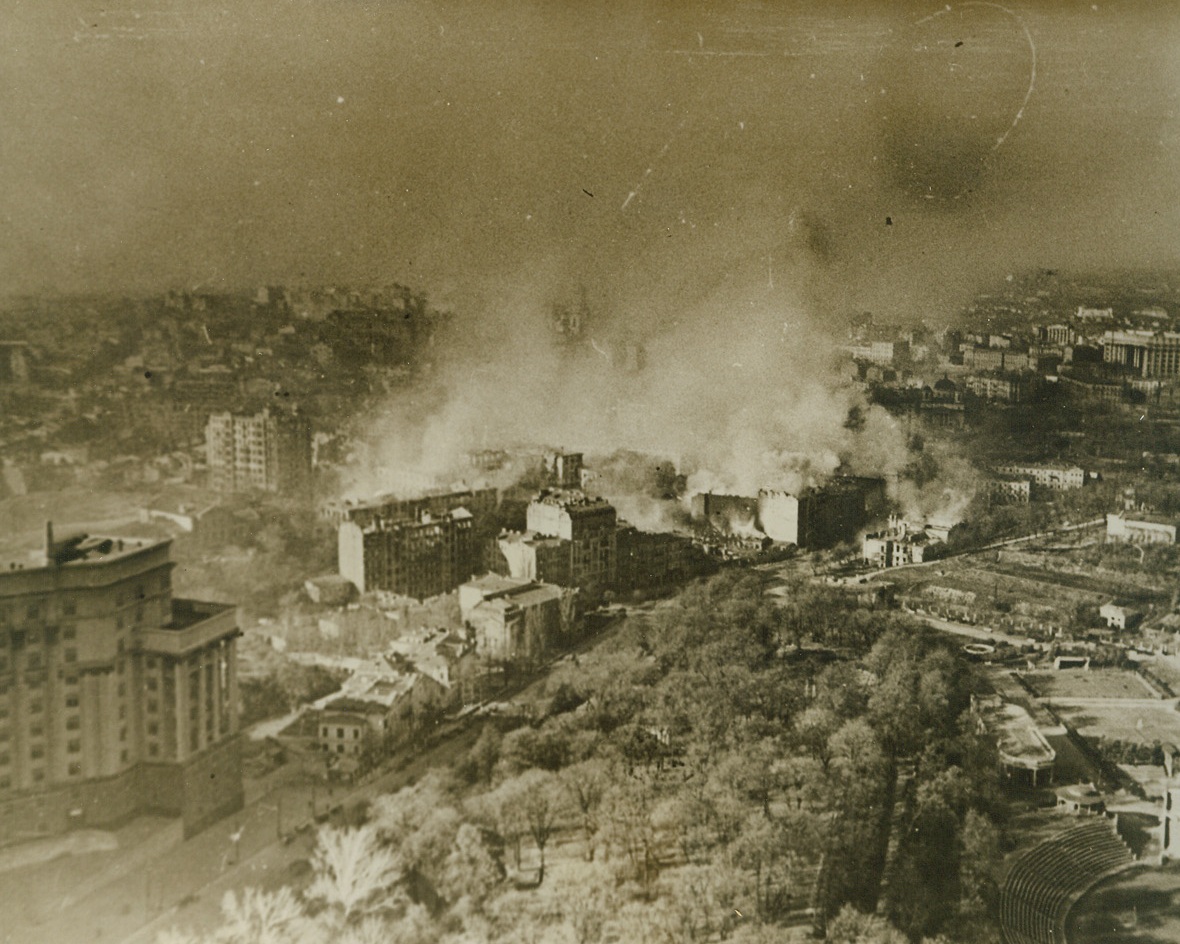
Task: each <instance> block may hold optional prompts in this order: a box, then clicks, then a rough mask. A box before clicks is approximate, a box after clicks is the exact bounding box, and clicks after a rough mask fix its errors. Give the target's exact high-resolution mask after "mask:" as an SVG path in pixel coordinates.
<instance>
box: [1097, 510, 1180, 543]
mask: <svg viewBox="0 0 1180 944" xmlns="http://www.w3.org/2000/svg"><path fill="white" fill-rule="evenodd" d="M1106 540H1108V541H1120V542H1125V543H1128V544H1175V543H1176V519H1175V518H1165V517H1163V516H1160V515H1149V514H1144V513H1137V514H1122V513H1118V512H1115V513H1113V514H1108V515H1107V516H1106Z"/></svg>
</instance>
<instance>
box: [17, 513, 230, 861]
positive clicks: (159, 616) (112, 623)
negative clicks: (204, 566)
mask: <svg viewBox="0 0 1180 944" xmlns="http://www.w3.org/2000/svg"><path fill="white" fill-rule="evenodd" d="M48 531H49V532H50V533H49V534H48V535H47V542H46V552H45V555H44V557H43V558H42V559H40V560H36V561H30V560H26V561H13V562H10V563H7V564H5V565H4V566H3V569H2V570H0V842H4V841H11V840H15V839H19V838H22V837H25V836H29V835H40V834H50V833H55V832H60V831H62V830H65V829H67V828H70V827H73V826H80V825H87V826H94V825H103V824H107V823H112V822H117V821H120V820H124V819H126V818H127V817H129V816H131V815H133V814H135V813H137V812H140V811H149V810H150V811H156V812H162V813H166V814H169V815H178V816H181V817H182V818H183V821H184V827H185V832H186V833H187V834H191V833H193V832H196V831H198V830H200V829H202V828H204V827H205V826H206V825H208V824H209V823H211V822H213V821H214V820H216V819H217V818H219V817H220V816H223V815H225V814H227V813H229V812H232V811H234V810H237V809H239V808H241V806H242V771H241V754H240V747H239V742H238V738H237V731H238V716H237V711H238V697H237V662H236V648H235V646H236V643H235V639H236V637H237V636H238V635H239V632H238V628H237V618H236V611H235V608H234V607H232V606H227V605H224V604H216V603H200V602H197V601H193V600H182V599H174V598H173V597H172V587H171V576H170V575H171V570H172V566H173V565H172V563H171V561H170V560H169V544H170V542H169V541H154V542H153V541H144V540H124V539H119V538H102V539H99V538H90V539H81V538H74V539H71V540H69V541H65V542H54V541H53V539H52V529H51V528H49V529H48Z"/></svg>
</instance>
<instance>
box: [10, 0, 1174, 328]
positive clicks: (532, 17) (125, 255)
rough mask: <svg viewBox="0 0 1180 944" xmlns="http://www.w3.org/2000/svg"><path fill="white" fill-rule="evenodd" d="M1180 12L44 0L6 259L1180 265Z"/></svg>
mask: <svg viewBox="0 0 1180 944" xmlns="http://www.w3.org/2000/svg"><path fill="white" fill-rule="evenodd" d="M1178 24H1180V17H1177V16H1176V15H1174V14H1169V13H1168V12H1167V11H1161V10H1160V8H1159V5H1158V4H1119V5H1117V7H1116V6H1110V7H1108V6H1107V5H1105V4H1093V5H1092V4H1085V3H1078V4H1069V5H1062V4H1048V3H1037V4H1031V5H1022V6H1014V7H1004V6H1001V5H999V4H980V3H976V4H960V5H952V7H951V8H950V9H946V8H944V7H943V6H942V5H939V4H924V3H902V4H891V3H890V4H886V3H882V2H876V3H873V2H870V3H862V4H857V5H853V6H851V7H847V8H844V7H842V8H841V12H840V14H839V15H834V14H832V13H830V12H829V11H828V9H827V8H826V7H821V6H819V5H817V4H810V3H793V4H787V5H782V6H774V7H749V6H744V5H739V4H737V3H722V4H705V3H689V4H676V5H674V6H666V5H664V4H659V3H630V2H621V0H620V2H613V3H608V4H606V5H605V6H602V7H597V8H594V9H590V8H585V7H581V6H578V5H572V4H571V5H567V6H561V7H553V6H550V7H547V8H545V9H544V10H541V9H540V8H535V7H533V6H532V5H528V4H522V3H508V2H498V3H493V4H491V5H488V4H474V3H468V4H460V5H455V4H446V5H442V4H434V3H428V2H419V3H401V4H393V3H378V2H368V3H351V4H325V3H304V4H301V5H291V4H279V3H276V2H274V0H247V2H245V3H241V4H237V5H235V7H234V8H233V9H232V10H223V9H220V8H217V7H214V6H212V5H208V4H195V5H190V6H186V7H184V8H181V7H179V6H178V5H176V4H175V3H171V2H164V0H152V2H150V3H149V4H147V5H146V6H144V5H140V6H137V7H136V9H135V11H114V10H106V9H104V8H103V7H102V6H100V5H98V4H96V3H95V4H86V5H84V6H83V7H82V8H81V10H80V9H79V8H78V7H77V6H76V5H73V4H65V3H60V2H50V3H46V4H38V5H36V6H33V5H22V6H21V7H20V8H18V9H17V10H15V11H14V12H13V14H12V15H11V16H10V17H9V18H8V20H7V23H6V39H7V43H6V45H7V47H8V54H6V56H5V60H4V62H3V63H2V64H0V71H2V73H3V77H4V87H5V89H6V90H7V91H6V95H5V97H6V99H7V100H6V102H5V108H4V109H3V111H2V112H0V116H2V117H0V140H3V142H4V144H3V155H4V161H3V167H4V170H3V171H0V182H2V183H3V185H4V186H3V188H2V191H0V192H3V194H4V206H3V219H4V222H5V226H6V229H7V239H6V240H5V242H4V243H3V245H2V247H0V272H2V273H3V275H4V281H5V283H6V285H7V287H8V289H9V290H10V291H26V292H37V291H61V290H106V289H114V290H120V291H126V290H131V289H135V290H141V289H143V290H161V289H164V288H168V287H177V286H189V287H192V286H194V285H195V286H201V287H205V288H209V289H217V288H223V287H234V286H243V285H249V284H264V283H267V282H276V281H277V282H295V281H304V282H313V283H314V282H368V281H374V280H383V279H387V278H392V279H396V280H399V281H402V282H405V283H408V284H412V285H415V286H421V287H422V288H423V289H424V290H426V291H428V292H430V293H431V295H432V297H437V298H439V299H440V300H441V301H443V302H445V303H458V304H468V305H475V304H479V305H481V306H483V307H488V308H493V309H497V310H503V311H504V312H508V313H507V314H505V315H504V317H511V313H510V309H513V308H519V307H522V306H523V307H527V306H528V305H532V304H537V303H538V302H539V300H544V299H547V298H548V297H550V296H551V295H552V294H554V293H555V292H557V291H568V290H569V288H568V287H569V286H574V285H578V284H586V285H587V286H589V290H590V292H591V299H592V301H593V302H595V303H597V304H598V306H599V307H600V308H602V309H603V310H604V311H606V312H608V314H609V315H610V316H611V317H618V318H633V317H634V313H635V312H636V311H640V310H641V311H643V312H644V313H645V314H644V317H645V318H651V319H655V320H657V321H660V322H663V321H665V320H671V319H674V318H676V317H677V312H678V310H680V309H682V308H683V307H684V306H686V305H687V306H692V305H695V304H698V303H702V302H704V301H705V300H707V299H709V298H711V297H713V296H714V295H715V294H716V293H717V292H718V291H724V290H731V289H732V290H737V291H744V290H746V289H749V288H751V287H753V286H755V285H757V286H759V287H761V288H763V289H765V290H766V291H768V292H769V293H770V295H769V297H770V299H771V300H772V302H774V303H776V304H790V305H799V306H802V307H805V308H806V309H808V310H809V311H812V312H814V313H815V314H816V315H817V316H820V317H823V316H826V315H827V314H829V313H830V312H831V311H834V310H842V309H858V308H864V309H872V310H875V311H880V312H881V313H882V314H883V315H884V316H892V315H896V314H898V313H902V312H906V311H911V310H914V311H917V312H918V313H922V311H923V310H926V309H937V308H939V307H945V306H947V305H950V304H953V303H954V302H955V301H956V300H960V299H961V298H962V297H963V296H964V294H965V293H966V292H968V291H969V290H970V288H971V287H973V285H974V284H975V283H976V280H977V279H978V278H979V277H989V276H995V275H998V274H1002V273H1003V272H1005V271H1007V270H1009V269H1011V268H1013V267H1015V266H1019V265H1023V264H1027V262H1028V261H1029V258H1030V256H1033V255H1035V256H1036V257H1037V258H1038V261H1040V262H1041V263H1042V264H1044V265H1046V266H1069V265H1077V266H1082V267H1084V266H1087V265H1092V264H1095V263H1103V264H1114V265H1119V264H1133V265H1138V264H1144V265H1151V264H1169V263H1172V262H1174V261H1176V253H1175V251H1174V249H1173V247H1174V245H1175V244H1176V242H1177V236H1180V215H1178V214H1177V212H1176V210H1174V209H1173V207H1176V206H1180V201H1178V200H1177V199H1176V197H1177V192H1176V189H1177V183H1176V182H1177V181H1178V180H1180V173H1178V171H1180V166H1178V164H1177V161H1178V160H1180V159H1178V158H1177V157H1176V148H1174V147H1173V146H1172V144H1174V142H1175V141H1176V139H1177V132H1178V130H1180V126H1178V124H1177V116H1176V109H1175V106H1176V89H1177V84H1176V82H1175V79H1176V78H1177V75H1178V72H1177V70H1178V66H1180V63H1177V61H1176V56H1175V53H1174V52H1173V51H1172V50H1173V49H1175V48H1177V44H1176V43H1175V42H1172V38H1174V37H1175V35H1176V29H1177V25H1178ZM1030 80H1033V81H1030ZM770 258H772V259H773V260H774V261H773V273H774V275H773V285H774V288H773V289H771V288H769V287H768V286H767V283H768V272H769V271H770V270H769V269H768V262H767V260H768V259H770Z"/></svg>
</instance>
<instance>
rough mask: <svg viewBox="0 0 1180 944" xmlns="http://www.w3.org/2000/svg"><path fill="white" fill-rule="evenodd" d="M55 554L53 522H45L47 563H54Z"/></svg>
mask: <svg viewBox="0 0 1180 944" xmlns="http://www.w3.org/2000/svg"><path fill="white" fill-rule="evenodd" d="M53 562H54V556H53V522H52V521H46V522H45V563H46V564H52V563H53Z"/></svg>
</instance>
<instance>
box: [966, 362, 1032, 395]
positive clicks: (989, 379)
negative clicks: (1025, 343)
mask: <svg viewBox="0 0 1180 944" xmlns="http://www.w3.org/2000/svg"><path fill="white" fill-rule="evenodd" d="M1026 356H1027V355H1026ZM963 385H964V386H965V387H966V388H967V389H968V390H970V391H971V393H973V394H974V395H975V396H977V397H979V398H980V399H982V400H1003V401H1005V402H1007V403H1022V402H1023V401H1025V400H1027V399H1028V398H1029V396H1030V394H1031V393H1032V391H1033V389H1034V384H1033V379H1032V377H1031V376H1030V375H1028V374H1015V373H994V374H974V375H972V376H970V377H967V378H966V379H965V380H964V382H963Z"/></svg>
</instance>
